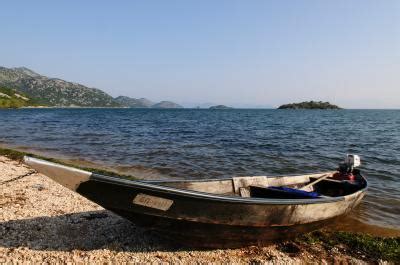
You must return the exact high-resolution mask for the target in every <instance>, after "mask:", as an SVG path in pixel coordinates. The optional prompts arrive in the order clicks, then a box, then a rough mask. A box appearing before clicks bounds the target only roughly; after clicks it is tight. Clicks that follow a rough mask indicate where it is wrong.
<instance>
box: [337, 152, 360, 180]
mask: <svg viewBox="0 0 400 265" xmlns="http://www.w3.org/2000/svg"><path fill="white" fill-rule="evenodd" d="M360 165H361V159H360V157H359V156H358V155H347V157H346V159H345V160H344V163H340V164H339V168H338V172H337V173H335V174H334V175H333V177H332V178H333V179H336V180H347V181H350V182H354V181H355V180H356V176H355V175H357V173H358V170H355V168H356V167H359V166H360ZM356 171H357V172H356Z"/></svg>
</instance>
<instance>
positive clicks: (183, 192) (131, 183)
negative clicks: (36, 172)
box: [24, 156, 368, 205]
mask: <svg viewBox="0 0 400 265" xmlns="http://www.w3.org/2000/svg"><path fill="white" fill-rule="evenodd" d="M24 160H25V162H26V161H30V162H31V163H32V162H33V163H39V164H41V165H47V166H49V167H56V168H60V169H63V170H67V171H68V170H69V171H71V172H81V173H84V174H88V175H89V176H88V178H87V179H86V180H85V181H83V182H86V181H90V180H93V181H100V182H104V183H110V184H117V185H122V186H127V187H135V186H136V187H138V188H142V189H146V190H149V191H158V192H162V193H167V194H173V195H178V196H186V197H191V198H197V199H206V200H212V201H220V202H227V203H243V204H255V205H257V204H261V205H268V204H270V205H301V204H303V205H304V204H323V203H332V202H338V201H343V200H349V199H352V198H355V197H357V196H358V195H359V194H361V193H364V192H365V191H366V190H367V189H368V182H367V180H366V179H365V177H364V176H362V175H361V177H362V178H363V179H364V181H365V187H362V188H360V189H359V190H357V191H355V192H354V193H351V194H348V195H345V196H339V197H323V198H313V199H268V198H254V197H253V198H252V197H239V196H230V195H216V194H213V193H207V192H201V191H194V190H188V189H179V188H172V187H168V186H163V185H156V184H152V183H147V182H146V181H140V180H132V179H124V178H122V177H116V176H106V175H102V174H98V173H94V172H90V171H86V170H81V169H77V168H75V167H72V166H66V165H62V164H58V163H54V162H50V161H47V160H43V159H38V158H34V157H30V156H25V157H24ZM29 164H30V163H28V165H29ZM303 175H304V174H303ZM271 177H272V176H271ZM49 178H51V177H50V176H49ZM227 179H228V180H229V179H232V178H227ZM214 180H215V181H218V180H222V179H214ZM187 181H191V180H187ZM200 181H207V180H200ZM56 182H57V181H56ZM80 184H82V181H81V182H80ZM73 190H75V191H77V190H76V188H74V189H73ZM78 193H79V192H78Z"/></svg>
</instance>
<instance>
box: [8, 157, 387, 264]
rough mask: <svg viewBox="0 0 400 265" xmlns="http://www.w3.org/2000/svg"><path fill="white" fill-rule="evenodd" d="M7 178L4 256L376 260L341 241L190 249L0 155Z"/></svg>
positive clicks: (47, 258)
mask: <svg viewBox="0 0 400 265" xmlns="http://www.w3.org/2000/svg"><path fill="white" fill-rule="evenodd" d="M0 183H1V188H0V263H4V262H5V263H15V262H23V263H24V262H28V261H29V262H32V263H39V262H40V263H43V262H45V263H122V262H124V263H149V262H151V263H164V262H165V263H166V262H168V263H210V262H216V263H254V262H256V263H266V264H268V263H270V264H277V263H278V264H283V263H284V264H298V263H319V264H320V263H338V262H343V263H344V264H346V263H350V264H363V263H369V262H371V259H370V258H365V259H363V256H362V255H359V254H357V253H356V254H357V255H353V254H352V253H347V252H346V251H344V250H343V249H340V248H337V247H334V248H332V249H326V248H323V247H322V246H320V245H318V244H312V245H306V246H302V245H301V244H300V245H299V244H297V243H291V242H280V243H277V244H271V245H268V246H254V247H245V248H240V249H214V250H204V249H187V248H185V247H184V246H179V245H175V244H173V243H172V242H171V241H165V240H162V239H160V238H159V237H158V236H157V234H154V233H150V232H148V231H145V230H143V229H141V228H140V227H137V226H135V225H134V224H132V223H131V222H129V221H127V220H125V219H123V218H121V217H119V216H117V215H115V214H113V213H111V212H109V211H107V210H105V209H103V208H101V207H100V206H98V205H96V204H94V203H93V202H90V201H88V200H87V199H85V198H83V197H81V196H80V195H78V194H76V193H73V192H72V191H70V190H67V189H66V188H64V187H62V186H61V185H59V184H57V183H55V182H53V181H52V180H50V179H48V178H47V177H45V176H44V175H41V174H38V173H36V172H34V171H33V170H32V169H31V168H29V167H28V166H26V165H24V164H21V163H20V162H19V161H16V160H11V159H9V158H7V157H5V156H0ZM376 262H380V263H382V262H383V261H381V260H375V261H374V263H376Z"/></svg>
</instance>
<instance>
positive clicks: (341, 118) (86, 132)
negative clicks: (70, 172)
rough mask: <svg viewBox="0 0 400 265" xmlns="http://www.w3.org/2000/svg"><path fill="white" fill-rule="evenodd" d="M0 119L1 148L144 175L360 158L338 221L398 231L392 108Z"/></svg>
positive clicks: (399, 153)
mask: <svg viewBox="0 0 400 265" xmlns="http://www.w3.org/2000/svg"><path fill="white" fill-rule="evenodd" d="M0 124H1V129H0V143H2V144H8V145H13V146H25V147H28V148H29V149H32V150H35V151H36V152H41V153H45V154H50V155H52V156H55V157H58V158H62V159H66V160H74V162H76V161H79V163H85V164H90V165H91V166H93V167H95V166H98V165H101V167H103V168H105V169H114V170H116V171H118V172H121V173H124V174H132V175H134V176H136V177H139V178H143V179H154V178H189V179H192V178H214V177H217V178H218V177H226V176H238V175H265V174H270V175H281V174H302V173H307V172H315V171H318V172H320V171H325V170H332V169H334V168H336V166H337V164H338V162H340V161H341V160H342V159H343V158H344V156H345V154H346V153H356V154H360V155H361V157H362V159H363V165H362V169H363V171H364V173H365V175H366V176H367V178H368V181H369V183H370V189H369V191H368V195H367V196H366V198H365V199H364V201H363V203H362V204H361V206H360V207H358V208H357V209H356V210H355V211H354V212H353V213H352V214H351V216H350V217H349V218H347V219H346V220H347V221H346V223H345V224H341V225H342V226H343V227H346V224H347V227H351V226H354V227H363V226H362V225H361V224H371V225H376V226H380V227H392V228H395V229H399V230H400V221H399V218H400V182H399V177H400V176H399V174H400V111H397V110H340V111H307V110H304V111H303V110H297V111H290V110H189V109H186V110H155V109H19V110H0ZM350 220H353V221H350ZM353 222H354V223H353Z"/></svg>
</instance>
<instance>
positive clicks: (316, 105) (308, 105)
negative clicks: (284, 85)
mask: <svg viewBox="0 0 400 265" xmlns="http://www.w3.org/2000/svg"><path fill="white" fill-rule="evenodd" d="M278 109H341V108H340V107H339V106H336V105H333V104H331V103H329V102H322V101H304V102H300V103H290V104H285V105H281V106H279V108H278Z"/></svg>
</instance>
